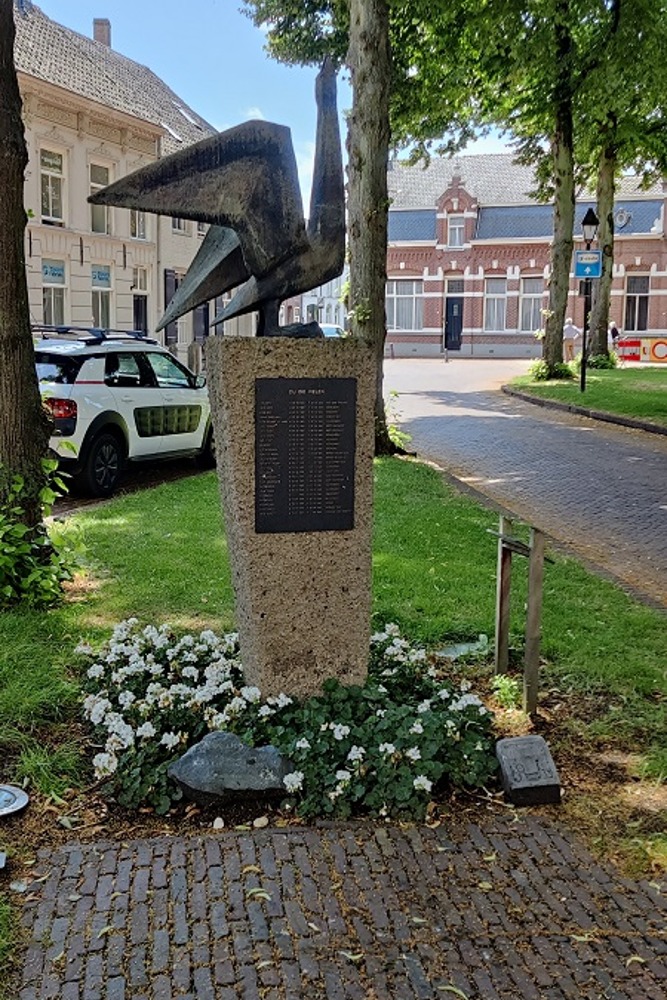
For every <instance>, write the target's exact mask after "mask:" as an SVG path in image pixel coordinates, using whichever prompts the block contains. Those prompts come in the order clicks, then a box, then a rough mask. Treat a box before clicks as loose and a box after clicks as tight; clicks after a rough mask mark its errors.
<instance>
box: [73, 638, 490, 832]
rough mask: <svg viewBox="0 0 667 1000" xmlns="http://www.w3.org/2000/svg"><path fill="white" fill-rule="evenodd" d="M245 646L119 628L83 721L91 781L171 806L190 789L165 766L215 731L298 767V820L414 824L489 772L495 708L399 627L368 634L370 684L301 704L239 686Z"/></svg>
mask: <svg viewBox="0 0 667 1000" xmlns="http://www.w3.org/2000/svg"><path fill="white" fill-rule="evenodd" d="M236 640H237V637H236V635H234V634H232V635H228V636H224V637H222V638H218V637H217V636H215V635H214V633H212V632H210V631H206V632H202V633H201V634H200V635H199V636H198V637H197V638H195V637H193V636H191V635H186V636H183V637H182V638H180V639H176V638H175V637H174V636H173V635H172V634H171V633H170V631H169V629H168V628H167V627H166V626H162V627H161V628H159V629H155V628H152V627H150V626H149V627H147V628H145V629H143V630H140V629H138V628H137V622H136V619H130V620H129V621H127V622H123V623H121V624H120V625H118V626H117V627H116V628H115V629H114V633H113V635H112V638H111V640H110V642H109V643H108V644H107V645H106V646H105V647H104V648H103V649H102V651H101V654H100V656H98V657H97V658H96V661H95V662H94V663H93V664H92V665H91V666H90V667H89V668H88V670H87V674H86V683H85V687H86V690H87V691H88V692H89V693H88V695H87V697H86V699H85V702H84V714H85V717H86V718H87V719H88V721H89V722H90V723H91V724H92V725H93V726H94V732H95V739H96V741H97V742H101V743H103V745H104V750H103V752H102V753H98V754H97V755H96V756H95V758H94V760H93V765H94V767H95V773H96V776H97V777H98V778H105V777H107V778H109V780H110V784H111V786H112V789H113V793H114V795H115V797H116V799H117V800H118V802H120V804H121V805H124V806H126V807H128V808H136V807H137V806H140V805H149V806H152V807H153V808H154V809H155V810H156V811H157V812H158V813H164V812H166V811H168V809H169V808H170V807H171V805H172V804H173V803H174V802H175V801H177V800H178V799H179V798H180V794H181V793H180V790H179V789H178V788H177V787H176V786H175V785H173V784H172V783H170V781H169V779H168V776H167V769H168V767H169V764H170V762H171V761H172V760H174V759H176V758H177V757H178V756H180V755H181V754H182V753H183V751H184V750H185V749H186V748H187V747H189V746H192V745H193V744H194V743H196V742H198V741H199V740H201V738H202V737H203V736H204V735H205V734H206V733H207V732H210V731H215V730H219V729H223V730H224V729H226V730H230V731H232V732H235V733H237V734H238V735H239V737H240V738H241V739H243V740H244V741H245V742H246V743H248V744H249V745H251V746H253V745H260V744H272V745H273V746H276V747H277V748H278V749H279V750H281V751H282V752H283V753H284V754H285V755H286V756H288V757H289V759H290V760H291V761H293V763H294V767H295V770H294V771H293V772H291V773H290V774H289V775H287V777H286V778H285V789H286V792H291V793H298V805H297V808H298V811H299V813H300V814H301V815H303V816H317V815H336V816H341V817H347V816H350V815H352V814H358V813H370V814H375V815H378V814H379V815H409V816H411V817H413V818H418V817H421V816H423V815H424V813H425V809H426V806H427V804H428V801H429V793H430V792H431V791H432V790H434V791H438V790H440V789H442V788H443V787H444V786H445V784H454V785H466V786H469V787H479V786H480V785H483V784H484V783H485V782H486V781H487V780H488V779H489V777H490V776H491V775H492V774H493V772H494V770H495V757H494V753H493V738H492V733H491V716H490V713H489V712H488V711H487V709H486V708H485V707H484V706H483V705H482V703H481V701H480V700H479V699H478V698H477V697H475V696H474V695H471V694H469V693H468V687H469V685H466V684H462V685H460V686H458V687H457V686H455V685H453V684H451V683H445V682H444V680H442V679H441V677H440V673H439V671H438V670H437V668H436V666H435V665H429V663H428V662H427V657H426V654H425V652H424V651H423V650H419V649H412V648H411V647H410V646H409V644H408V642H407V641H406V640H405V639H402V638H401V636H400V635H399V633H398V628H397V626H395V625H388V626H387V627H386V629H385V630H384V631H383V632H381V633H378V634H377V635H375V636H374V637H373V640H372V649H371V666H370V673H369V678H368V680H367V682H366V683H365V684H364V685H362V686H352V687H344V686H342V685H341V684H339V683H338V682H337V681H334V680H331V681H328V682H327V683H326V684H325V685H324V693H323V694H322V695H321V696H319V697H313V698H309V699H307V700H305V701H303V702H295V701H294V700H293V699H292V698H291V697H289V696H288V695H287V694H280V695H278V696H277V697H269V698H267V699H266V700H265V701H262V699H261V693H260V691H259V690H258V689H257V688H256V687H249V686H246V685H244V684H243V678H242V675H241V671H240V665H239V662H238V648H237V645H236ZM81 652H85V653H88V650H85V649H82V650H81Z"/></svg>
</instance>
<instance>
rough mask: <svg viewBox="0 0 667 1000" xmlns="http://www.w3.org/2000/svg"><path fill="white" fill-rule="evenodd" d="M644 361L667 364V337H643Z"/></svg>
mask: <svg viewBox="0 0 667 1000" xmlns="http://www.w3.org/2000/svg"><path fill="white" fill-rule="evenodd" d="M642 361H652V362H653V363H654V364H655V363H656V362H658V363H662V364H667V338H665V337H651V339H650V340H649V339H646V340H644V339H642Z"/></svg>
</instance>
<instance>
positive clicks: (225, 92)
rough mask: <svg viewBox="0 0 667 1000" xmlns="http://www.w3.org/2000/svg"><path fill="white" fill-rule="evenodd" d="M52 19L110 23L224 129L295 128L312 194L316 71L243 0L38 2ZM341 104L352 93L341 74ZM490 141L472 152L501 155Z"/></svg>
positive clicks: (133, 55)
mask: <svg viewBox="0 0 667 1000" xmlns="http://www.w3.org/2000/svg"><path fill="white" fill-rule="evenodd" d="M35 3H36V5H37V6H38V7H40V8H41V9H42V10H43V11H44V13H45V14H46V15H47V17H50V18H51V19H52V20H54V21H58V22H59V23H60V24H64V25H66V26H67V27H68V28H72V29H73V30H74V31H78V32H80V33H81V34H82V35H87V36H89V37H92V33H93V19H94V18H96V17H106V18H108V19H109V20H110V21H111V45H112V48H114V49H115V50H116V51H117V52H121V53H122V54H123V55H125V56H128V57H129V58H130V59H134V60H135V61H136V62H140V63H143V64H144V65H146V66H149V67H150V68H151V69H152V70H153V72H154V73H157V74H158V76H160V77H161V78H162V79H163V80H164V81H165V83H167V84H168V85H169V86H170V87H171V89H172V90H174V91H175V92H176V93H177V94H178V95H179V97H181V98H183V100H184V101H186V103H187V104H189V105H190V107H192V108H194V110H195V111H197V112H198V113H199V114H200V115H202V116H203V117H204V118H206V120H207V121H209V122H210V123H211V125H213V126H214V127H215V128H217V129H225V128H228V127H229V126H231V125H236V124H238V123H239V122H242V121H246V120H247V119H249V118H265V119H267V120H268V121H273V122H278V123H280V124H281V125H288V126H289V127H290V128H291V130H292V141H293V144H294V151H295V154H296V158H297V163H298V164H299V173H300V176H301V183H302V188H303V190H304V194H305V196H306V199H307V197H308V194H309V188H310V177H311V168H312V158H313V151H314V138H315V99H314V81H315V74H316V70H315V68H305V67H298V66H283V65H281V64H280V63H277V62H275V61H274V60H273V59H270V58H269V57H268V56H267V54H266V52H265V51H264V36H263V34H262V32H261V31H260V30H259V29H258V28H255V26H254V25H253V23H252V22H251V21H250V19H249V18H247V17H245V15H243V14H242V13H240V11H239V8H240V6H241V0H35ZM338 100H339V107H340V109H341V110H345V109H346V108H349V106H350V104H351V101H352V98H351V94H350V90H349V87H348V85H347V82H346V80H344V79H343V80H340V79H339V96H338ZM500 149H501V145H500V144H499V143H498V142H497V141H495V140H487V141H486V142H484V144H483V145H479V146H476V148H475V149H474V150H473V149H470V150H469V151H471V152H472V151H479V152H498V151H500Z"/></svg>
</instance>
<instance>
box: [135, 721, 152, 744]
mask: <svg viewBox="0 0 667 1000" xmlns="http://www.w3.org/2000/svg"><path fill="white" fill-rule="evenodd" d="M137 736H138V737H139V739H140V740H149V739H150V738H151V736H155V726H154V725H153V723H152V722H143V723H142V724H141V725H140V726H139V728H138V729H137Z"/></svg>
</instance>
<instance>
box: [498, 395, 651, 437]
mask: <svg viewBox="0 0 667 1000" xmlns="http://www.w3.org/2000/svg"><path fill="white" fill-rule="evenodd" d="M500 389H501V391H502V392H504V393H505V395H506V396H515V397H516V398H517V399H521V400H523V402H524V403H535V404H536V405H537V406H543V407H544V408H545V409H546V410H565V411H566V412H567V413H577V414H579V415H580V416H582V417H590V419H591V420H600V421H602V422H603V423H606V424H616V425H618V426H619V427H631V428H633V430H637V431H645V432H646V433H647V434H662V435H665V436H667V427H661V426H660V425H659V424H651V423H648V421H646V420H635V419H634V418H633V417H622V416H619V415H618V414H616V413H604V411H602V410H591V409H589V408H588V407H587V406H577V405H576V404H575V403H559V402H558V400H556V399H543V398H541V397H539V396H531V395H530V393H527V392H521V390H519V389H514V388H512V387H511V386H509V385H501V387H500Z"/></svg>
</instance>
